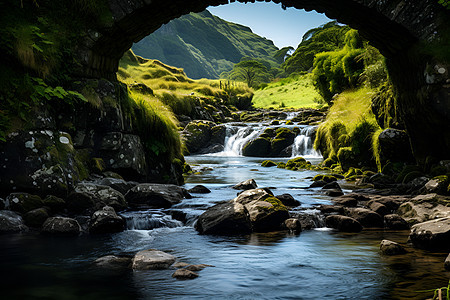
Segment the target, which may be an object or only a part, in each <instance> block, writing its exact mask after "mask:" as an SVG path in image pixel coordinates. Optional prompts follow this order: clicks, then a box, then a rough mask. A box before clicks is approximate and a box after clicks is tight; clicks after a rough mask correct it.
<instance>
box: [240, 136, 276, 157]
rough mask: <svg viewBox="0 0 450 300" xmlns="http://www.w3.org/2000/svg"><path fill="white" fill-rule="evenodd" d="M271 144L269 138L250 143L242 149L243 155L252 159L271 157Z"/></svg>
mask: <svg viewBox="0 0 450 300" xmlns="http://www.w3.org/2000/svg"><path fill="white" fill-rule="evenodd" d="M270 152H271V142H270V139H268V138H257V139H254V140H251V141H250V142H248V143H247V144H246V145H245V146H244V148H242V155H244V156H251V157H269V156H270Z"/></svg>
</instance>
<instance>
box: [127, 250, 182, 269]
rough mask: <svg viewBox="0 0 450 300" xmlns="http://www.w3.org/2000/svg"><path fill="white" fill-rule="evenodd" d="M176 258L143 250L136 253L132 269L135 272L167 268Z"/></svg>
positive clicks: (163, 253) (154, 251)
mask: <svg viewBox="0 0 450 300" xmlns="http://www.w3.org/2000/svg"><path fill="white" fill-rule="evenodd" d="M175 260H176V257H175V256H173V255H171V254H168V253H165V252H162V251H158V250H155V249H149V250H143V251H139V252H138V253H136V255H135V256H134V258H133V266H132V268H133V269H135V270H158V269H167V268H169V267H170V266H171V265H172V264H173V263H174V262H175Z"/></svg>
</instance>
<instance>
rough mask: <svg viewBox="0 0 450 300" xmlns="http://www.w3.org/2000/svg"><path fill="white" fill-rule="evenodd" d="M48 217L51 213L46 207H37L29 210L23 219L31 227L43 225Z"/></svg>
mask: <svg viewBox="0 0 450 300" xmlns="http://www.w3.org/2000/svg"><path fill="white" fill-rule="evenodd" d="M48 217H49V215H48V212H47V210H46V209H45V208H36V209H33V210H30V211H29V212H27V213H26V214H25V215H24V216H23V219H24V221H25V224H26V225H28V226H30V227H41V226H42V224H44V222H45V220H47V218H48Z"/></svg>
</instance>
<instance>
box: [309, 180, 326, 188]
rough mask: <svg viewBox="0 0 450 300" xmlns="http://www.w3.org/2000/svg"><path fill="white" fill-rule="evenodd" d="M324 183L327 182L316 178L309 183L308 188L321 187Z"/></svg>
mask: <svg viewBox="0 0 450 300" xmlns="http://www.w3.org/2000/svg"><path fill="white" fill-rule="evenodd" d="M326 184H327V182H326V181H325V180H317V181H314V182H313V183H311V185H310V186H309V187H310V188H315V187H323V186H325V185H326Z"/></svg>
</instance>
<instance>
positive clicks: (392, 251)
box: [380, 240, 406, 255]
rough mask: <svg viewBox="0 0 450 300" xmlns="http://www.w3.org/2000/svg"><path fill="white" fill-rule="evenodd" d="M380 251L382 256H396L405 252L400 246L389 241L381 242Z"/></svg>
mask: <svg viewBox="0 0 450 300" xmlns="http://www.w3.org/2000/svg"><path fill="white" fill-rule="evenodd" d="M380 251H381V253H383V254H384V255H398V254H404V253H406V250H405V248H404V247H403V246H402V245H400V244H398V243H396V242H393V241H389V240H382V241H381V243H380Z"/></svg>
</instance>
